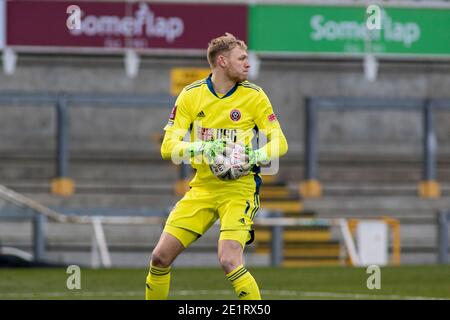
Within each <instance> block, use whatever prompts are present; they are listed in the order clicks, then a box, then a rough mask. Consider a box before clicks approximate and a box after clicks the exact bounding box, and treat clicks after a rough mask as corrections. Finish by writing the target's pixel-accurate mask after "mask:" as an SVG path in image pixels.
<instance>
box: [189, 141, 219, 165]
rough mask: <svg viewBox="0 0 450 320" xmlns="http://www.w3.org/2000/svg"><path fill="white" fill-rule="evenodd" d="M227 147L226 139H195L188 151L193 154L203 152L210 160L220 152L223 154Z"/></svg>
mask: <svg viewBox="0 0 450 320" xmlns="http://www.w3.org/2000/svg"><path fill="white" fill-rule="evenodd" d="M225 147H226V142H225V141H224V140H212V141H195V142H192V143H190V145H189V147H188V148H187V151H188V152H189V153H190V154H191V155H192V156H196V155H200V154H202V155H203V156H205V157H206V158H207V159H208V160H210V161H211V160H212V159H214V158H215V157H216V156H217V155H218V154H223V152H224V150H225Z"/></svg>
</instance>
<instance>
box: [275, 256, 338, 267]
mask: <svg viewBox="0 0 450 320" xmlns="http://www.w3.org/2000/svg"><path fill="white" fill-rule="evenodd" d="M339 265H342V262H341V261H340V260H339V259H336V258H334V259H333V258H331V259H330V258H328V257H325V258H305V259H299V258H290V259H284V260H283V261H282V263H281V266H282V267H287V268H289V267H292V268H294V267H319V266H339Z"/></svg>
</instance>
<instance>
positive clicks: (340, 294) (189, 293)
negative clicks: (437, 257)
mask: <svg viewBox="0 0 450 320" xmlns="http://www.w3.org/2000/svg"><path fill="white" fill-rule="evenodd" d="M231 293H232V291H231V290H174V291H172V292H171V295H174V296H192V295H230V294H231ZM261 294H262V295H263V296H264V295H274V296H291V297H292V296H294V297H310V298H311V297H320V298H335V299H385V300H448V298H442V297H422V296H402V295H376V294H364V293H344V292H307V291H296V290H261ZM108 296H109V297H111V296H113V297H123V296H127V297H140V298H142V299H143V298H144V291H123V292H117V291H116V292H109V291H65V292H34V293H30V292H17V293H0V299H5V298H10V299H14V298H16V299H25V298H38V299H42V298H43V297H57V298H62V297H69V298H70V297H108ZM140 298H139V299H140Z"/></svg>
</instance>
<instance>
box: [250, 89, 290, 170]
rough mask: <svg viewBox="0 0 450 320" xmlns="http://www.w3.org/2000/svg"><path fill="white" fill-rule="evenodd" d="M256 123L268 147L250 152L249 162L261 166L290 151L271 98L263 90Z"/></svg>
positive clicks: (257, 108)
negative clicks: (264, 136) (265, 137)
mask: <svg viewBox="0 0 450 320" xmlns="http://www.w3.org/2000/svg"><path fill="white" fill-rule="evenodd" d="M256 112H257V114H256V119H255V123H256V125H257V126H258V129H259V130H260V131H262V132H263V133H264V134H265V135H266V136H267V143H266V145H264V146H262V147H261V148H259V149H257V150H250V151H249V162H250V163H251V164H260V163H262V162H268V161H270V160H272V159H276V158H279V157H281V156H283V155H284V154H285V153H286V152H287V151H288V143H287V140H286V137H285V136H284V133H283V130H282V129H281V126H280V123H279V122H278V119H277V117H276V116H275V113H274V112H273V108H272V105H271V103H270V101H269V98H268V97H267V95H266V94H265V93H264V91H262V90H261V92H260V100H259V104H258V106H257V107H256Z"/></svg>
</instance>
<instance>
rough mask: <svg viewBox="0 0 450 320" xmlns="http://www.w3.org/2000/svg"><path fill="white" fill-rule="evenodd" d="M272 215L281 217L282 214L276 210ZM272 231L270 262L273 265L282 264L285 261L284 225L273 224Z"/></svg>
mask: <svg viewBox="0 0 450 320" xmlns="http://www.w3.org/2000/svg"><path fill="white" fill-rule="evenodd" d="M271 216H272V217H277V218H278V217H281V216H282V214H281V213H280V212H274V213H273V214H272V215H271ZM271 229H272V230H271V231H272V241H271V252H272V254H271V256H270V264H271V266H273V267H279V266H281V263H282V261H283V226H281V225H273V226H272V227H271Z"/></svg>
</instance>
